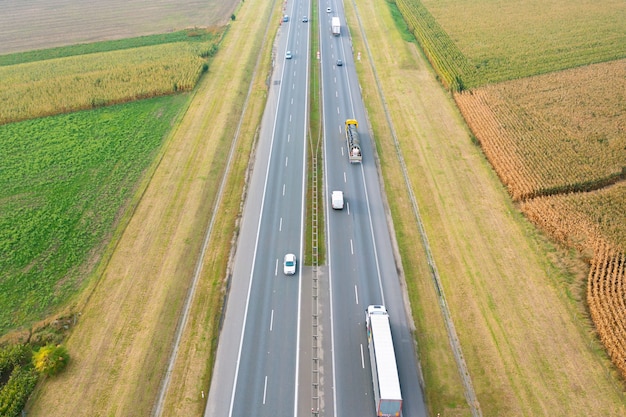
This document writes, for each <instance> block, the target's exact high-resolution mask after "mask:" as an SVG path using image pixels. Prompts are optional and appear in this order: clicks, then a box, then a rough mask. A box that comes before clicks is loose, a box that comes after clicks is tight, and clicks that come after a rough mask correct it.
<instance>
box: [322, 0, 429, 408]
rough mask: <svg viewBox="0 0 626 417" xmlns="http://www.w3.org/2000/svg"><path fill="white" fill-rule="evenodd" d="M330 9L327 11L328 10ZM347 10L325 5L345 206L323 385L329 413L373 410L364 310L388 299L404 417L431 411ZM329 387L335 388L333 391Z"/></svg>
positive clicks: (336, 243) (329, 161) (332, 267)
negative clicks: (352, 142) (350, 147)
mask: <svg viewBox="0 0 626 417" xmlns="http://www.w3.org/2000/svg"><path fill="white" fill-rule="evenodd" d="M328 7H330V10H331V12H330V13H327V12H326V10H327V8H328ZM342 7H343V3H342V2H334V1H328V0H327V1H322V2H321V4H320V16H321V18H320V25H321V36H320V39H321V47H320V49H321V57H322V63H321V65H322V88H323V109H324V110H323V119H324V140H325V154H324V161H325V172H326V177H325V178H326V190H325V192H326V195H327V196H330V193H331V191H332V190H342V191H343V192H344V195H345V199H346V203H347V207H346V209H344V210H343V211H334V210H332V208H330V201H328V199H327V202H326V213H327V216H326V218H327V222H326V227H327V233H326V236H327V247H328V265H329V274H328V275H329V290H330V299H331V325H332V331H331V333H332V334H331V339H332V340H331V350H332V355H331V357H332V370H333V375H332V379H333V383H332V386H326V387H325V389H326V391H325V397H326V398H327V399H328V398H331V397H332V398H333V409H334V413H332V414H331V413H328V412H327V413H326V414H325V415H327V416H328V415H334V416H346V415H359V416H366V415H373V414H374V399H373V389H372V376H371V371H370V364H369V357H368V350H367V349H368V345H367V336H366V332H365V322H364V321H365V313H364V311H365V309H366V308H367V306H368V305H370V304H384V305H385V306H386V307H387V310H388V311H389V315H390V321H391V330H392V334H393V340H394V348H395V352H396V360H397V363H398V372H399V378H400V386H401V390H402V397H403V400H404V403H403V416H405V417H407V416H426V415H427V412H426V406H425V404H424V399H423V395H422V390H421V388H420V383H419V376H418V373H417V360H416V353H415V348H414V342H413V337H412V335H411V331H410V327H409V325H408V321H407V316H406V310H405V307H404V299H403V295H402V289H401V286H400V281H399V278H398V272H397V270H396V264H395V259H394V255H393V250H392V243H391V239H390V236H391V234H390V231H389V228H388V223H387V216H386V212H385V209H384V204H383V196H382V192H381V187H380V180H379V177H378V172H377V170H376V165H375V160H374V156H373V155H374V149H373V143H372V138H371V136H370V130H369V127H368V122H367V115H366V112H365V106H364V103H363V99H362V96H361V92H360V88H359V84H358V79H357V75H356V70H355V64H356V63H355V62H354V60H353V52H352V45H351V42H350V38H349V34H348V31H347V28H346V25H345V17H344V13H343V9H342ZM332 16H339V17H340V20H341V24H342V27H341V35H340V36H333V35H332V33H331V31H330V20H331V17H332ZM338 59H341V60H342V61H343V65H342V66H340V67H339V66H337V65H336V63H337V60H338ZM358 65H363V64H361V63H358ZM352 118H353V119H356V120H357V121H358V122H359V128H358V131H359V138H360V141H361V149H362V154H363V162H362V163H361V164H350V163H349V161H348V156H347V148H346V141H345V133H344V123H345V120H346V119H352ZM332 387H334V392H328V390H330V389H332ZM327 402H328V400H327Z"/></svg>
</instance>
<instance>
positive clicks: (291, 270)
mask: <svg viewBox="0 0 626 417" xmlns="http://www.w3.org/2000/svg"><path fill="white" fill-rule="evenodd" d="M296 264H297V263H296V255H294V254H293V253H288V254H287V255H285V261H284V262H283V272H284V273H285V275H294V274H295V273H296Z"/></svg>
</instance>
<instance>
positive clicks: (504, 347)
mask: <svg viewBox="0 0 626 417" xmlns="http://www.w3.org/2000/svg"><path fill="white" fill-rule="evenodd" d="M356 3H357V4H358V11H359V15H360V18H361V21H363V22H367V25H366V26H365V30H366V33H367V36H368V39H370V40H371V39H375V40H376V42H375V43H374V42H372V41H370V43H369V46H370V49H371V50H372V54H373V57H374V61H375V65H376V72H377V75H378V77H379V79H380V81H381V85H382V89H383V92H384V94H385V103H386V105H387V107H388V108H389V110H390V118H391V119H392V122H393V126H394V130H395V132H396V135H397V137H398V140H399V142H400V149H401V152H402V156H403V157H404V160H405V163H406V167H407V171H408V175H409V178H410V181H411V184H412V191H413V193H414V194H415V196H416V199H417V203H418V206H419V209H420V214H421V218H422V221H423V224H424V228H425V230H426V233H427V235H428V240H429V242H430V247H431V250H432V253H433V257H434V260H435V262H436V265H437V269H438V271H439V275H440V277H441V280H442V284H443V291H444V294H445V296H446V300H447V304H448V308H449V310H450V314H451V316H452V319H453V322H454V326H455V327H456V331H457V334H458V337H459V341H460V344H461V346H462V348H463V354H464V357H465V361H466V363H467V365H468V368H469V373H470V377H471V379H472V382H473V385H474V390H475V392H476V394H477V397H478V400H479V403H480V404H479V406H480V408H481V410H482V413H483V415H493V416H496V415H498V416H500V415H506V416H522V415H552V414H554V413H555V412H557V413H558V414H559V415H569V416H587V415H589V413H590V412H592V413H594V414H599V415H600V414H606V415H625V414H626V411H625V408H624V398H623V395H622V393H621V391H622V389H621V385H620V383H619V381H618V380H616V379H615V377H614V375H615V372H614V371H613V370H612V367H611V365H610V363H609V361H608V360H607V358H606V354H604V353H603V352H602V351H601V350H599V349H598V343H597V341H596V339H595V337H594V335H593V334H592V331H591V330H590V329H591V328H592V326H591V323H590V321H589V318H588V316H587V314H586V312H585V305H584V296H581V291H582V292H583V293H584V286H581V285H580V283H581V282H582V281H583V280H584V278H585V268H584V265H581V263H580V261H577V260H576V259H575V258H574V257H571V256H568V254H563V253H560V252H559V251H558V250H557V249H555V248H554V247H553V246H552V245H551V244H550V243H548V242H547V240H546V239H545V237H543V236H541V235H540V234H539V233H538V232H537V231H536V229H535V228H534V227H533V226H532V225H531V224H530V223H529V222H528V221H527V220H526V219H525V218H524V217H523V216H522V215H521V214H520V213H519V210H518V209H517V208H516V207H515V206H514V205H513V203H512V202H511V200H510V198H509V197H508V195H507V193H506V190H505V189H504V188H503V187H502V185H501V184H500V182H499V180H498V178H497V176H496V175H495V174H494V172H493V170H492V169H491V167H490V165H489V164H488V162H487V161H486V159H485V158H484V157H483V155H482V154H481V152H480V149H479V148H478V147H476V146H475V144H474V143H473V142H472V140H471V136H470V134H469V132H468V131H467V128H466V127H465V124H464V122H463V119H462V117H461V116H460V114H459V112H458V110H456V107H455V105H454V102H453V101H452V99H451V97H449V96H448V95H447V94H446V93H445V92H444V91H443V90H442V88H441V86H440V85H439V84H438V82H437V81H436V77H435V75H434V73H433V71H432V70H431V69H430V67H429V65H428V63H427V62H426V60H425V59H424V57H423V55H421V53H420V52H419V51H417V50H416V48H415V47H414V45H412V44H410V43H405V42H403V41H402V40H401V37H400V35H399V34H397V33H396V32H395V31H390V30H389V29H388V28H389V27H391V26H392V25H393V23H392V20H393V18H392V17H391V14H390V12H389V10H388V9H387V8H386V6H385V5H380V4H374V2H372V1H369V0H358V1H357V2H356ZM352 4H353V2H350V3H346V13H347V19H348V23H349V25H350V29H351V34H352V40H353V43H354V50H355V53H356V52H360V51H364V46H363V44H362V43H361V39H360V33H359V29H358V27H357V26H356V23H355V22H356V19H355V16H354V11H353V8H352V7H348V5H352ZM356 62H357V69H358V73H359V78H360V80H361V86H362V89H363V96H364V98H365V101H366V103H367V109H368V113H369V117H370V120H371V124H372V128H373V130H374V133H375V135H374V137H375V138H376V141H377V150H378V152H379V157H380V166H381V169H382V171H383V178H384V184H385V190H386V194H387V197H388V202H389V205H390V211H391V214H392V216H393V222H394V227H395V231H396V240H397V242H398V246H399V251H400V254H401V256H402V269H403V271H404V278H405V281H406V284H407V288H408V296H409V299H410V301H411V309H412V311H411V313H412V317H413V319H414V322H415V326H416V332H415V337H416V343H417V346H418V352H419V356H420V361H421V365H422V371H423V375H424V381H425V395H426V398H427V405H428V409H429V414H430V415H438V414H440V415H446V416H467V415H469V414H470V410H469V407H468V405H467V403H466V400H465V396H464V390H463V386H462V384H461V381H460V377H459V371H458V368H457V366H456V363H455V361H454V358H453V356H452V353H451V350H450V343H449V340H448V335H447V332H446V330H445V325H444V321H443V319H442V313H441V310H440V308H439V296H438V294H437V290H436V288H435V286H434V284H433V282H432V280H431V278H430V274H431V271H430V268H429V266H428V264H427V262H426V259H425V256H424V250H423V247H422V245H421V243H420V241H421V238H420V235H419V232H418V230H417V225H416V224H415V221H414V218H413V216H412V214H411V213H412V209H411V206H410V202H409V200H408V196H407V191H406V189H405V188H404V184H403V181H402V179H401V178H402V173H401V170H400V167H399V163H398V161H397V157H396V154H395V152H396V151H395V147H394V144H393V142H392V140H391V136H390V133H389V130H388V126H387V122H386V120H385V115H384V113H383V112H382V111H383V110H382V106H381V104H380V99H379V98H378V93H377V91H376V89H375V87H376V81H375V80H374V78H373V76H372V73H371V69H370V68H369V63H368V62H367V56H366V54H365V52H363V53H362V61H361V63H360V64H359V63H358V61H356ZM581 298H582V300H581ZM411 389H419V388H417V387H409V388H407V387H403V395H405V396H406V395H410V392H411V391H410V390H411ZM405 390H409V391H408V393H407V391H405ZM555 410H557V411H555ZM591 410H593V411H591Z"/></svg>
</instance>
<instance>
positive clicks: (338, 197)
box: [330, 191, 343, 210]
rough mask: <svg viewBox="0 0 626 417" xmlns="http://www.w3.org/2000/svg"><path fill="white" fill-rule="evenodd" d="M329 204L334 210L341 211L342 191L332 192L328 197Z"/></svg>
mask: <svg viewBox="0 0 626 417" xmlns="http://www.w3.org/2000/svg"><path fill="white" fill-rule="evenodd" d="M330 204H331V206H332V207H333V209H335V210H343V191H333V192H332V194H331V195H330Z"/></svg>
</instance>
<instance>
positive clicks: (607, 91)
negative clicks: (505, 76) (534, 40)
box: [454, 60, 626, 200]
mask: <svg viewBox="0 0 626 417" xmlns="http://www.w3.org/2000/svg"><path fill="white" fill-rule="evenodd" d="M619 91H626V60H622V61H616V62H611V63H605V64H597V65H592V66H588V67H583V68H580V69H574V70H569V71H563V72H560V73H557V74H549V75H543V76H537V77H532V78H529V79H523V80H514V81H509V82H506V83H500V84H497V85H492V86H487V87H484V88H480V89H476V90H472V91H464V92H462V93H457V94H455V95H454V98H455V100H456V103H457V105H458V107H459V109H460V110H461V113H462V114H463V117H464V118H465V120H466V122H467V124H468V126H469V127H470V129H471V130H472V132H473V134H474V135H475V136H476V138H477V140H478V141H479V142H480V144H481V147H482V149H483V151H484V153H485V155H486V156H487V158H488V159H489V162H490V163H491V164H492V165H493V167H494V169H495V171H496V172H497V174H498V175H499V176H500V178H501V180H502V182H503V183H504V184H505V185H506V186H507V188H508V190H509V192H510V194H511V196H512V197H513V199H514V200H525V199H529V198H534V197H538V196H542V195H552V194H560V193H568V192H576V191H590V190H594V189H599V188H602V187H605V186H607V185H610V184H612V183H615V182H617V181H620V180H622V179H623V178H625V177H626V171H625V167H626V152H625V151H624V149H626V135H625V134H624V131H625V130H626V108H624V107H623V103H622V100H623V98H622V96H621V95H620V94H619Z"/></svg>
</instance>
